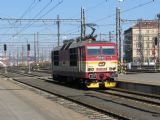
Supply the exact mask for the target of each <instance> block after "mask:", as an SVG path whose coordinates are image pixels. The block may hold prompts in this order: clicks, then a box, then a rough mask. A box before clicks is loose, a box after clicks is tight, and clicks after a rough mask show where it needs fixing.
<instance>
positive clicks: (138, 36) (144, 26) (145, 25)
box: [124, 20, 159, 63]
mask: <svg viewBox="0 0 160 120" xmlns="http://www.w3.org/2000/svg"><path fill="white" fill-rule="evenodd" d="M158 28H159V26H158V21H157V20H141V21H138V22H137V23H136V24H135V25H133V26H132V27H130V28H129V29H127V30H125V31H124V53H125V60H126V62H132V63H138V62H140V61H143V63H153V62H155V60H157V59H158V47H157V37H158V31H159V29H158Z"/></svg>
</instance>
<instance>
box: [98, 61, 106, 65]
mask: <svg viewBox="0 0 160 120" xmlns="http://www.w3.org/2000/svg"><path fill="white" fill-rule="evenodd" d="M105 64H106V63H105V62H99V63H98V66H105Z"/></svg>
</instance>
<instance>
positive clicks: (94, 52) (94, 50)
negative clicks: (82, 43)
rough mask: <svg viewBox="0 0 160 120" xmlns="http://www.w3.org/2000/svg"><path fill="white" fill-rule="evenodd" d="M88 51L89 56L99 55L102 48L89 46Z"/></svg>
mask: <svg viewBox="0 0 160 120" xmlns="http://www.w3.org/2000/svg"><path fill="white" fill-rule="evenodd" d="M87 50H88V55H98V54H100V52H101V50H100V46H88V47H87Z"/></svg>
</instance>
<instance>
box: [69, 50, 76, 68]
mask: <svg viewBox="0 0 160 120" xmlns="http://www.w3.org/2000/svg"><path fill="white" fill-rule="evenodd" d="M77 52H78V51H77V48H71V49H70V66H77V54H78V53H77Z"/></svg>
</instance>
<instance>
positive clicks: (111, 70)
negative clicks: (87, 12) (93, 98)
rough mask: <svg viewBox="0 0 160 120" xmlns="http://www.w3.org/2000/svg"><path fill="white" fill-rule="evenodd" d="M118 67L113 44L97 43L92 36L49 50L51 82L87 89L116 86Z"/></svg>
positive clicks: (67, 41)
mask: <svg viewBox="0 0 160 120" xmlns="http://www.w3.org/2000/svg"><path fill="white" fill-rule="evenodd" d="M117 65H118V53H117V47H116V43H114V42H106V41H96V39H95V37H92V36H89V37H86V38H83V39H82V38H79V39H75V40H74V39H70V40H65V41H63V45H62V46H58V47H55V48H54V49H53V51H52V76H53V79H54V80H58V81H65V82H68V81H69V82H77V83H79V84H81V83H82V84H83V85H85V86H86V87H87V88H99V87H105V88H110V87H115V86H116V82H115V81H114V78H115V77H117Z"/></svg>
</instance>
